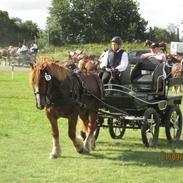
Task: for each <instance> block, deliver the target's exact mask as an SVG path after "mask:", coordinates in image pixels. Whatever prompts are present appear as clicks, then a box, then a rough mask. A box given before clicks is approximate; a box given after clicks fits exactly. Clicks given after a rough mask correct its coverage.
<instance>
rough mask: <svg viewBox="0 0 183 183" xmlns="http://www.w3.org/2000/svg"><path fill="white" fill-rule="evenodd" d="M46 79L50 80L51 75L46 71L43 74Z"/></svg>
mask: <svg viewBox="0 0 183 183" xmlns="http://www.w3.org/2000/svg"><path fill="white" fill-rule="evenodd" d="M44 77H45V79H46V81H50V80H51V75H49V74H47V72H45V75H44Z"/></svg>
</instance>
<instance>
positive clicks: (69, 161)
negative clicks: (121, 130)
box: [0, 69, 183, 183]
mask: <svg viewBox="0 0 183 183" xmlns="http://www.w3.org/2000/svg"><path fill="white" fill-rule="evenodd" d="M181 108H182V109H183V105H181ZM59 129H60V142H61V145H62V157H61V158H59V159H56V160H49V159H48V155H49V153H50V151H51V146H52V145H51V131H50V126H49V123H48V120H47V119H46V117H45V114H44V111H39V110H37V109H36V108H35V101H34V96H33V93H32V88H31V84H30V82H29V71H17V70H16V69H15V79H14V80H11V72H10V71H2V70H0V183H50V182H52V183H74V182H80V183H86V182H87V183H111V182H115V183H121V182H123V183H143V182H144V183H146V182H148V183H155V182H156V183H157V182H166V183H171V182H176V183H182V182H183V177H182V171H183V159H182V160H181V161H165V160H163V157H164V153H181V154H182V153H183V142H182V138H181V140H180V141H179V142H178V143H176V144H167V142H166V139H165V133H164V129H163V128H162V129H161V130H160V137H159V145H158V146H157V147H156V148H145V147H144V146H143V144H142V141H141V136H140V130H129V129H128V130H127V131H126V133H125V136H124V138H123V139H122V140H113V139H111V137H110V135H109V133H108V130H107V129H106V128H105V129H101V131H100V134H99V138H98V141H97V147H96V150H95V151H93V152H92V153H91V154H90V155H80V154H78V153H77V152H76V151H75V149H74V147H73V145H72V143H71V141H70V139H69V138H68V136H67V121H66V120H65V119H60V120H59ZM182 156H183V154H182ZM182 158H183V157H182Z"/></svg>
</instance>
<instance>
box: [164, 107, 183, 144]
mask: <svg viewBox="0 0 183 183" xmlns="http://www.w3.org/2000/svg"><path fill="white" fill-rule="evenodd" d="M181 132H182V113H181V110H180V109H179V107H178V106H176V105H172V106H170V107H169V109H168V110H167V112H166V116H165V133H166V137H167V140H168V141H177V140H179V139H180V136H181Z"/></svg>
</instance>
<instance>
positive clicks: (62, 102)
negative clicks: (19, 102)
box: [35, 72, 102, 109]
mask: <svg viewBox="0 0 183 183" xmlns="http://www.w3.org/2000/svg"><path fill="white" fill-rule="evenodd" d="M41 77H42V78H44V79H45V81H46V83H47V87H46V88H47V90H46V93H45V94H43V95H45V96H46V102H47V105H48V106H52V105H55V106H70V105H72V106H79V108H82V109H87V106H86V104H84V103H83V102H82V101H81V99H82V98H83V97H85V96H87V97H93V96H94V97H95V98H96V96H95V95H94V94H93V93H92V91H90V90H89V89H88V88H87V86H86V83H85V82H84V81H83V80H82V78H81V76H80V74H79V73H76V72H73V73H72V74H71V75H70V76H67V78H66V79H65V80H63V81H59V80H58V79H57V78H55V77H54V76H51V75H49V74H48V73H47V72H43V73H42V74H41ZM97 82H98V85H99V88H100V90H101V91H102V86H101V84H100V81H97ZM57 88H61V89H62V90H63V89H64V88H66V90H69V92H68V95H65V94H64V93H62V92H61V91H62V90H58V89H57ZM63 92H64V91H63ZM101 93H102V92H101ZM36 94H38V92H35V95H36ZM39 94H40V93H39Z"/></svg>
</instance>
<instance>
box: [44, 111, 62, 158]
mask: <svg viewBox="0 0 183 183" xmlns="http://www.w3.org/2000/svg"><path fill="white" fill-rule="evenodd" d="M47 117H48V119H49V121H50V124H51V128H52V143H53V146H52V151H51V153H50V157H49V158H50V159H55V158H58V157H59V156H60V154H61V148H60V144H59V130H58V123H57V118H54V117H51V116H50V115H49V114H47Z"/></svg>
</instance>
